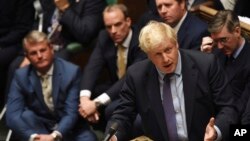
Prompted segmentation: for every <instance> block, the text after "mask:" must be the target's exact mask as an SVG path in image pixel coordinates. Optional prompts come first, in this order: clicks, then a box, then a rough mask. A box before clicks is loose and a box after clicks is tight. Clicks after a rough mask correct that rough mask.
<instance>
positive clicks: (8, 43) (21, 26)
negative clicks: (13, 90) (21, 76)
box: [0, 0, 34, 79]
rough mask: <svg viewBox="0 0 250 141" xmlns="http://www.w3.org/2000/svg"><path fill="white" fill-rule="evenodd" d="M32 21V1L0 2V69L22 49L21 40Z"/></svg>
mask: <svg viewBox="0 0 250 141" xmlns="http://www.w3.org/2000/svg"><path fill="white" fill-rule="evenodd" d="M33 21H34V8H33V0H1V1H0V67H2V64H6V65H8V64H9V63H10V62H11V61H12V59H14V57H16V55H17V52H18V51H19V50H21V49H22V39H23V37H24V35H25V34H26V33H27V32H28V31H29V30H30V29H31V28H32V24H33ZM5 69H6V68H5ZM1 79H2V78H1Z"/></svg>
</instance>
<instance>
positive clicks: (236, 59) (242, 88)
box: [201, 10, 250, 115]
mask: <svg viewBox="0 0 250 141" xmlns="http://www.w3.org/2000/svg"><path fill="white" fill-rule="evenodd" d="M208 31H209V32H210V33H211V37H204V38H203V41H202V44H201V51H203V52H208V53H210V52H213V53H215V54H216V55H217V56H218V58H219V60H220V62H221V66H222V67H223V68H224V69H225V70H226V75H227V76H228V83H229V84H230V85H231V86H232V88H233V89H232V90H233V94H234V96H235V98H236V99H237V100H238V102H237V106H238V108H239V110H240V115H242V112H244V109H245V107H246V102H247V100H248V97H249V93H250V60H249V59H248V58H249V55H250V44H249V42H248V40H247V39H245V38H244V37H243V36H242V31H241V27H240V21H239V19H238V16H237V15H236V14H234V13H233V12H232V11H229V10H227V11H218V13H217V14H216V15H215V17H214V18H213V19H212V20H211V22H210V23H209V28H208Z"/></svg>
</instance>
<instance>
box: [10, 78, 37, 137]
mask: <svg viewBox="0 0 250 141" xmlns="http://www.w3.org/2000/svg"><path fill="white" fill-rule="evenodd" d="M18 78H20V77H17V75H15V76H14V78H13V81H12V84H11V88H10V92H9V94H8V101H7V111H6V124H7V126H8V127H10V128H11V129H12V130H14V131H15V132H16V133H18V134H19V135H20V136H22V137H24V139H25V140H28V139H29V137H30V135H31V134H34V133H35V131H34V130H32V129H31V128H30V127H29V126H28V125H27V123H26V122H25V121H24V120H23V118H22V114H23V113H24V112H25V111H27V110H28V109H26V107H27V104H26V103H25V97H24V95H22V92H23V91H22V86H21V85H22V84H21V82H20V80H19V79H18Z"/></svg>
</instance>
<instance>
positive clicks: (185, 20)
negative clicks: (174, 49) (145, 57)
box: [138, 0, 209, 50]
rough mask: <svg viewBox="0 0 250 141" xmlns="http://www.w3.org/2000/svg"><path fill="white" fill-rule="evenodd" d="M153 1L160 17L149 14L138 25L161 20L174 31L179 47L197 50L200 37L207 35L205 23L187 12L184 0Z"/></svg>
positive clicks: (141, 25)
mask: <svg viewBox="0 0 250 141" xmlns="http://www.w3.org/2000/svg"><path fill="white" fill-rule="evenodd" d="M155 3H156V9H157V11H158V14H159V16H160V18H157V17H155V16H157V15H155V14H150V15H149V17H146V18H147V20H145V19H144V20H143V21H144V23H140V25H138V26H139V27H143V26H144V25H145V24H146V23H147V22H148V21H150V20H157V21H163V22H165V23H166V24H168V25H170V26H171V27H172V28H174V30H175V31H176V33H177V36H178V42H179V44H180V48H185V49H197V50H198V49H199V47H200V44H201V41H202V37H205V36H207V35H209V33H208V31H207V24H206V23H205V22H203V21H202V20H201V19H199V18H198V17H196V16H194V15H192V13H190V12H188V10H187V7H186V0H155Z"/></svg>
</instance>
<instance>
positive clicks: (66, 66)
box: [54, 57, 80, 70]
mask: <svg viewBox="0 0 250 141" xmlns="http://www.w3.org/2000/svg"><path fill="white" fill-rule="evenodd" d="M54 63H55V65H56V66H61V67H62V68H63V69H64V70H77V69H80V68H79V66H77V65H75V64H73V63H71V62H69V61H66V60H64V59H62V58H58V57H55V60H54Z"/></svg>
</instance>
